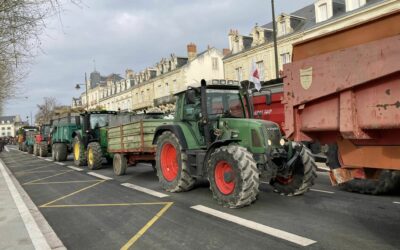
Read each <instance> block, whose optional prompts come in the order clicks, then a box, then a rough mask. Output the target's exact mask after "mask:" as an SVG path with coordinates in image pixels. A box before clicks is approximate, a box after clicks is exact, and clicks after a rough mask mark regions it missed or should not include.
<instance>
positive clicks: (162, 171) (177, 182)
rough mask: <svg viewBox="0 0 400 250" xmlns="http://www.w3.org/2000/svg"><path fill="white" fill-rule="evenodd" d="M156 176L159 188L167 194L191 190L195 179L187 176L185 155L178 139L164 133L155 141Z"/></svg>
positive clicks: (168, 133)
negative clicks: (159, 184) (167, 192)
mask: <svg viewBox="0 0 400 250" xmlns="http://www.w3.org/2000/svg"><path fill="white" fill-rule="evenodd" d="M156 169H157V176H158V179H159V181H160V183H161V186H162V187H163V188H164V189H165V190H166V191H169V192H183V191H188V190H190V189H192V188H193V186H194V183H195V179H194V178H193V177H192V176H191V175H190V174H189V170H188V166H187V155H186V153H185V152H184V151H183V149H182V146H181V144H180V143H179V139H178V138H177V137H176V136H175V135H174V134H173V133H171V132H169V131H166V132H164V133H162V134H161V135H160V137H159V138H158V140H157V151H156Z"/></svg>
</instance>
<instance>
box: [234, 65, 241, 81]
mask: <svg viewBox="0 0 400 250" xmlns="http://www.w3.org/2000/svg"><path fill="white" fill-rule="evenodd" d="M235 71H236V80H237V81H239V82H240V81H242V80H243V70H242V67H239V68H236V69H235Z"/></svg>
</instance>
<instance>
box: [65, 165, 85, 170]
mask: <svg viewBox="0 0 400 250" xmlns="http://www.w3.org/2000/svg"><path fill="white" fill-rule="evenodd" d="M67 168H70V169H73V170H76V171H83V169H81V168H77V167H74V166H67Z"/></svg>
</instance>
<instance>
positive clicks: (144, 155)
mask: <svg viewBox="0 0 400 250" xmlns="http://www.w3.org/2000/svg"><path fill="white" fill-rule="evenodd" d="M159 116H160V114H158V113H157V116H154V117H156V118H159ZM118 118H119V120H120V121H121V120H124V119H121V117H118ZM168 124H171V121H168V120H164V119H152V116H151V114H146V115H143V116H135V115H128V117H127V118H126V119H125V120H124V122H122V124H120V125H114V126H113V125H111V126H109V127H108V130H107V140H108V147H107V151H108V153H110V154H113V170H114V173H115V174H116V175H124V174H125V172H126V168H127V167H128V166H133V165H135V164H136V163H138V162H148V163H151V164H152V165H153V167H154V166H155V152H156V146H155V145H153V138H154V133H155V130H156V128H157V127H159V126H163V125H168Z"/></svg>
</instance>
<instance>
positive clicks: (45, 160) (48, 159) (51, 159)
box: [44, 158, 53, 161]
mask: <svg viewBox="0 0 400 250" xmlns="http://www.w3.org/2000/svg"><path fill="white" fill-rule="evenodd" d="M44 160H45V161H53V160H52V159H48V158H46V159H44Z"/></svg>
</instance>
